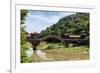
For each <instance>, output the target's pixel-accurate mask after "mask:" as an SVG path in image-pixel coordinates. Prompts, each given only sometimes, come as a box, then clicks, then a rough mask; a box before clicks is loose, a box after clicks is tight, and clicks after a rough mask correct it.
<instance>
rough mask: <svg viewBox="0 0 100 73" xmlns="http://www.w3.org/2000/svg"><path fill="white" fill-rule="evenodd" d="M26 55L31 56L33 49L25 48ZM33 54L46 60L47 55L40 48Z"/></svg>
mask: <svg viewBox="0 0 100 73" xmlns="http://www.w3.org/2000/svg"><path fill="white" fill-rule="evenodd" d="M26 53H27V55H28V57H30V56H32V54H33V53H34V51H33V49H32V48H30V49H29V50H27V52H26ZM35 54H36V55H37V56H39V57H40V58H42V59H44V60H48V58H47V56H46V53H44V52H43V51H41V50H36V52H35Z"/></svg>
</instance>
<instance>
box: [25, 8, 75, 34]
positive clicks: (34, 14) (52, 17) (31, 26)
mask: <svg viewBox="0 0 100 73" xmlns="http://www.w3.org/2000/svg"><path fill="white" fill-rule="evenodd" d="M71 14H74V13H71V12H58V11H57V12H56V11H36V10H29V13H28V14H27V17H26V20H25V26H26V27H25V30H26V31H27V32H28V33H31V32H38V33H40V32H41V31H42V30H45V29H46V28H47V27H50V26H51V25H53V24H55V23H57V22H58V21H59V19H61V18H62V17H65V16H68V15H71Z"/></svg>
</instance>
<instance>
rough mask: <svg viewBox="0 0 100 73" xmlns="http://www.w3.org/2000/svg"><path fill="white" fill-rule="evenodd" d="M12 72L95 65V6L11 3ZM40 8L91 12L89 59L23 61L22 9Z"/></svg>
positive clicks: (40, 9) (43, 9)
mask: <svg viewBox="0 0 100 73" xmlns="http://www.w3.org/2000/svg"><path fill="white" fill-rule="evenodd" d="M11 6H12V7H11V37H12V38H11V72H12V73H14V72H26V71H27V72H35V71H39V70H40V71H44V70H53V69H67V68H76V67H77V68H79V67H89V66H90V67H91V66H95V50H94V48H95V36H94V35H95V29H94V27H95V19H94V17H95V8H94V7H92V6H90V7H89V6H81V5H66V4H60V3H58V4H55V5H53V4H49V3H48V5H47V4H45V3H40V4H39V3H33V4H32V3H26V2H17V1H16V2H15V1H12V3H11ZM21 9H26V10H37V11H38V10H39V11H51V12H52V11H57V12H80V13H89V14H90V17H89V18H90V21H89V22H90V26H89V28H90V50H89V59H88V60H77V61H57V62H56V61H53V62H42V63H41V62H36V63H21V62H20V61H21V58H20V55H21V54H20V53H21V50H20V47H21V45H20V43H21V34H20V32H21V29H20V22H21V20H20V19H21V18H20V16H21V15H20V11H21Z"/></svg>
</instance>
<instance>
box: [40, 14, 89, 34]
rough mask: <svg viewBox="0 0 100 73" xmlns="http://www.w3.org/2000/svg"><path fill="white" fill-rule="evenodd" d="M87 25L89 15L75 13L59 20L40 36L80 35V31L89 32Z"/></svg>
mask: <svg viewBox="0 0 100 73" xmlns="http://www.w3.org/2000/svg"><path fill="white" fill-rule="evenodd" d="M89 24H90V23H89V13H76V14H72V15H69V16H65V17H63V18H61V19H59V21H58V22H57V23H56V24H53V25H52V26H50V27H47V28H46V30H43V31H41V32H40V34H41V35H49V34H51V35H53V34H66V33H71V34H80V32H81V31H85V32H89Z"/></svg>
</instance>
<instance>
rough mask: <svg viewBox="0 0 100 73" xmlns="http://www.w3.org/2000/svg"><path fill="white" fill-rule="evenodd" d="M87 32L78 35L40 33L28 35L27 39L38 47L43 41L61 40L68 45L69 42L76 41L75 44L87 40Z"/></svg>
mask: <svg viewBox="0 0 100 73" xmlns="http://www.w3.org/2000/svg"><path fill="white" fill-rule="evenodd" d="M86 36H87V35H86V34H80V35H78V36H75V35H74V36H72V35H45V36H40V35H39V34H37V33H35V34H32V33H31V34H30V35H27V41H29V42H30V43H31V44H32V45H33V47H36V46H37V45H38V44H39V43H40V42H41V41H47V42H48V41H60V42H62V43H63V45H64V46H65V47H68V45H69V43H75V44H82V43H84V42H87V41H88V39H86V38H85V37H86Z"/></svg>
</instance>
